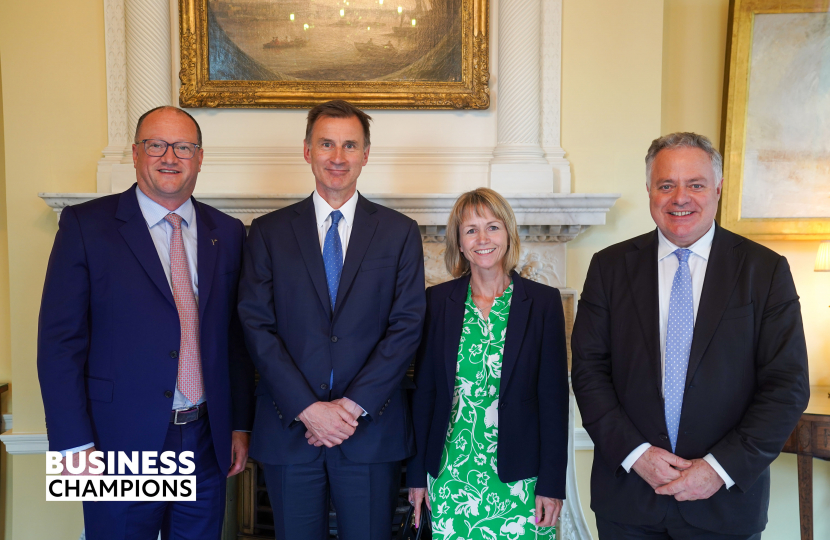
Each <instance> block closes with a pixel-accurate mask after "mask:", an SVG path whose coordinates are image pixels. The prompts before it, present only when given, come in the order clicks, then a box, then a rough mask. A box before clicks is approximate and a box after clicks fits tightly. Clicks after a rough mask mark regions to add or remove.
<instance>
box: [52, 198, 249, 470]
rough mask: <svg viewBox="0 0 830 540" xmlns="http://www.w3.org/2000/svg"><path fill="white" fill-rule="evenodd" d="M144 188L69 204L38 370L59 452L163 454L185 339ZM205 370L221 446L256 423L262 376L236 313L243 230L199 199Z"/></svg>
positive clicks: (224, 463) (227, 454) (223, 460)
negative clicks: (90, 447)
mask: <svg viewBox="0 0 830 540" xmlns="http://www.w3.org/2000/svg"><path fill="white" fill-rule="evenodd" d="M135 189H136V187H135V185H133V187H131V188H130V189H128V190H127V191H125V192H124V193H120V194H116V195H109V196H106V197H102V198H100V199H96V200H93V201H89V202H86V203H83V204H79V205H76V206H68V207H66V208H64V210H63V212H62V214H61V218H60V227H59V230H58V233H57V235H56V237H55V244H54V246H53V247H52V255H51V257H50V258H49V266H48V269H47V272H46V284H45V285H44V288H43V300H42V303H41V309H40V323H39V327H38V356H37V365H38V376H39V378H40V388H41V393H42V394H43V405H44V408H45V411H46V423H47V430H48V434H49V448H50V449H51V450H56V451H60V450H66V449H68V448H74V447H76V446H80V445H82V444H86V443H88V442H90V441H94V443H95V447H96V449H98V450H102V451H109V450H115V451H118V450H123V451H127V450H139V451H141V450H155V451H159V450H161V448H162V446H163V444H164V439H165V436H166V434H167V429H168V426H169V424H170V410H171V408H172V405H173V394H174V391H175V386H176V374H177V370H178V350H179V346H180V343H181V327H180V325H179V314H178V311H177V309H176V305H175V302H174V300H173V293H172V291H171V289H170V285H169V282H168V281H167V278H166V277H165V274H164V269H163V268H162V265H161V261H160V260H159V257H158V253H157V252H156V248H155V246H154V244H153V240H152V238H151V236H150V231H149V229H148V228H147V222H146V221H145V220H144V216H143V214H142V213H141V209H140V208H139V206H138V200H137V199H136V194H135ZM193 204H194V206H195V210H196V226H197V227H198V232H197V236H198V255H197V257H198V259H197V260H198V272H199V276H198V277H199V322H200V338H201V355H202V373H203V378H204V384H205V395H206V396H207V402H208V418H209V420H210V427H211V431H212V433H213V447H214V449H215V451H216V458H217V461H218V463H219V466H220V467H221V468H222V470H227V469H228V468H229V467H230V463H231V432H232V431H233V430H249V429H251V426H252V423H253V386H254V371H253V364H252V363H251V361H250V357H249V356H248V354H247V352H246V350H245V346H244V340H243V338H242V333H241V328H240V325H239V321H238V319H237V317H236V310H235V306H236V291H237V289H236V286H237V281H238V277H239V268H240V264H241V259H242V246H243V243H244V240H245V228H244V226H243V225H242V223H241V222H240V221H239V220H238V219H234V218H231V217H229V216H227V215H225V214H223V213H221V212H219V211H218V210H216V209H214V208H211V207H210V206H207V205H204V204H202V203H199V202H197V201H196V200H195V199H194V200H193Z"/></svg>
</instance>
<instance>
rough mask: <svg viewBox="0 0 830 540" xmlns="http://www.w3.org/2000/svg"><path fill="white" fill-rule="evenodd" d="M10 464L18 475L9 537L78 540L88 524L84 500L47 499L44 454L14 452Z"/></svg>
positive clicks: (16, 475)
mask: <svg viewBox="0 0 830 540" xmlns="http://www.w3.org/2000/svg"><path fill="white" fill-rule="evenodd" d="M9 468H10V469H11V471H12V477H13V478H14V479H15V483H14V487H15V491H14V499H13V500H12V501H11V507H12V514H13V515H14V524H13V525H14V530H13V532H12V535H11V536H7V537H6V538H5V540H78V538H79V537H80V536H81V531H82V530H83V528H84V517H83V510H82V508H81V503H79V502H50V503H48V504H47V503H45V502H43V497H44V493H45V486H46V473H45V461H44V459H43V455H19V456H12V457H11V459H10V460H9Z"/></svg>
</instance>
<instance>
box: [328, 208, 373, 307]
mask: <svg viewBox="0 0 830 540" xmlns="http://www.w3.org/2000/svg"><path fill="white" fill-rule="evenodd" d="M357 196H358V199H357V207H356V208H355V212H354V223H353V224H352V232H351V234H350V235H349V245H348V247H347V248H346V260H345V261H344V263H343V272H342V273H341V274H340V285H339V286H338V287H337V302H336V303H335V306H334V316H335V317H337V314H338V313H340V311H341V310H342V308H343V304H345V303H346V302H345V300H346V297H347V296H348V294H349V287H351V286H352V282H353V281H354V278H355V276H356V275H357V271H358V270H359V269H360V263H362V262H363V257H364V255H366V250H367V249H369V244H370V243H371V241H372V237H373V236H374V235H375V229H377V226H378V220H377V219H376V218H375V217H374V216H372V214H374V213H375V212H376V211H377V209H376V208H375V205H374V204H372V203H371V202H369V201H368V200H367V199H365V198H364V197H363V196H362V195H361V194H360V193H358V194H357Z"/></svg>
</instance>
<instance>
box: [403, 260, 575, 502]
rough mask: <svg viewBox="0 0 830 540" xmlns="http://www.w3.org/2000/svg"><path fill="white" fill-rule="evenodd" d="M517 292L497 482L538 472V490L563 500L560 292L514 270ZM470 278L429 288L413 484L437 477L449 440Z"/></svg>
mask: <svg viewBox="0 0 830 540" xmlns="http://www.w3.org/2000/svg"><path fill="white" fill-rule="evenodd" d="M512 278H513V297H512V298H511V300H510V315H509V317H508V318H507V336H506V337H505V343H504V355H503V358H502V371H501V381H500V382H499V423H498V427H499V435H498V446H497V448H496V457H497V463H498V471H499V480H501V481H502V482H505V483H506V482H515V481H517V480H524V479H526V478H532V477H534V476H538V480H537V482H536V495H541V496H543V497H555V498H557V499H564V498H565V471H566V469H567V465H568V452H567V451H568V353H567V349H566V346H565V317H564V315H563V313H562V300H561V298H560V296H559V291H558V290H556V289H554V288H553V287H548V286H547V285H542V284H540V283H536V282H534V281H530V280H527V279H524V278H522V277H520V276H519V275H518V274H516V272H513V273H512ZM469 284H470V276H469V275H467V276H463V277H460V278H458V279H455V280H453V281H448V282H446V283H442V284H440V285H436V286H434V287H430V288H429V289H427V306H428V307H427V320H426V324H425V328H426V334H425V335H424V340H423V342H422V343H421V347H420V348H419V350H418V357H417V361H416V362H417V363H416V375H415V384H416V385H417V389H416V390H415V393H414V396H413V406H412V413H413V416H414V419H415V437H416V441H417V448H418V453H417V454H416V455H415V456H414V457H412V459H410V460H409V462H408V463H407V473H406V480H407V484H408V485H409V486H410V487H426V482H427V472H429V473H430V474H431V475H432V477H433V478H437V477H438V470H439V467H440V463H441V454H442V452H443V450H444V444H445V442H446V439H447V428H448V427H449V422H450V412H451V410H452V399H453V395H454V393H455V392H454V389H455V376H456V368H457V365H458V345H459V342H460V340H461V329H462V327H463V323H464V305H465V303H466V301H467V288H468V286H469Z"/></svg>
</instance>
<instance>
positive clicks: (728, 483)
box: [703, 454, 735, 489]
mask: <svg viewBox="0 0 830 540" xmlns="http://www.w3.org/2000/svg"><path fill="white" fill-rule="evenodd" d="M703 461H705V462H706V463H708V464H709V465H711V466H712V468H713V469H715V472H716V473H718V476H720V477H721V478H722V479H723V483H724V484H726V489H729V488H731V487H732V486H734V485H735V481H734V480H732V477H731V476H729V475H728V474H726V471H725V470H723V467H721V466H720V463H718V460H717V459H715V456H713V455H712V454H706V455H705V456H703Z"/></svg>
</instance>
